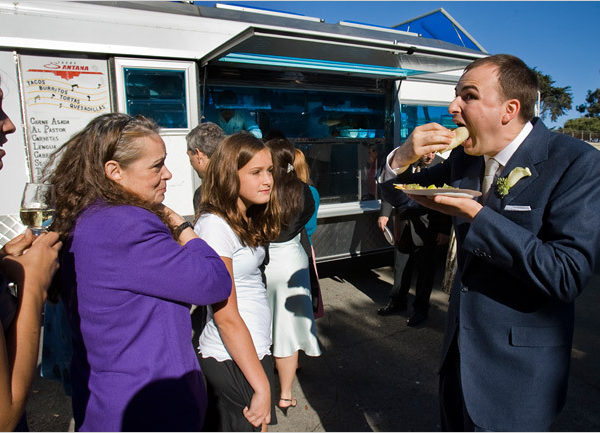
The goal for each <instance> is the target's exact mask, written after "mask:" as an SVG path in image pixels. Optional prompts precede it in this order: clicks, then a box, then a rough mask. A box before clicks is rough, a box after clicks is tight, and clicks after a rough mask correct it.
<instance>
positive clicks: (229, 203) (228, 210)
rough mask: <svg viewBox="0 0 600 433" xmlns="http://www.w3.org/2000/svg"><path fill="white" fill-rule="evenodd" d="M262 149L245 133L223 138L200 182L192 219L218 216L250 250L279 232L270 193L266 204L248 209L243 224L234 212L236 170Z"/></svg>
mask: <svg viewBox="0 0 600 433" xmlns="http://www.w3.org/2000/svg"><path fill="white" fill-rule="evenodd" d="M263 149H266V147H265V145H264V143H263V142H262V141H260V140H259V139H258V138H256V137H254V135H252V134H250V133H247V132H238V133H236V134H233V135H230V136H228V137H227V138H225V139H224V140H223V141H222V142H221V143H220V144H219V146H218V147H217V149H216V150H215V152H214V153H213V155H212V157H211V158H210V161H209V163H208V167H207V169H206V174H205V176H204V178H203V179H202V201H201V202H200V208H199V212H198V215H197V216H196V220H197V219H198V217H199V216H200V215H202V214H203V213H214V214H217V215H219V216H220V217H222V218H223V219H225V221H227V223H228V224H229V226H230V227H231V229H232V230H233V231H234V233H235V234H236V235H237V236H238V237H239V239H240V241H241V242H242V244H243V245H247V246H250V247H253V248H256V247H257V246H259V245H265V244H267V243H268V242H270V241H272V240H274V239H275V238H277V236H278V235H279V231H280V229H281V215H280V211H279V206H278V205H277V202H276V201H275V197H274V195H273V193H271V198H270V199H269V201H268V202H267V203H266V204H263V205H253V206H250V207H249V208H248V211H247V212H246V216H247V218H248V220H247V221H246V219H244V215H242V214H241V212H240V210H239V208H238V197H239V191H240V179H239V175H238V170H240V169H241V168H242V167H244V166H245V165H246V164H248V162H249V161H250V160H251V159H252V158H253V157H254V155H256V154H257V153H258V152H260V151H261V150H263Z"/></svg>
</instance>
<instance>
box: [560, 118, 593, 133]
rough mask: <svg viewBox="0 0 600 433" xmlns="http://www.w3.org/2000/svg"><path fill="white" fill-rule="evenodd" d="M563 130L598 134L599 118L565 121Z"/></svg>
mask: <svg viewBox="0 0 600 433" xmlns="http://www.w3.org/2000/svg"><path fill="white" fill-rule="evenodd" d="M563 129H565V130H571V131H590V132H600V117H580V118H579V119H571V120H567V121H566V122H565V126H564V127H563Z"/></svg>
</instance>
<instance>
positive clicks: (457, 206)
mask: <svg viewBox="0 0 600 433" xmlns="http://www.w3.org/2000/svg"><path fill="white" fill-rule="evenodd" d="M407 196H409V197H410V198H411V199H413V200H414V201H416V202H417V203H419V204H420V205H423V206H425V207H427V208H429V209H433V210H436V211H438V212H441V213H444V214H446V215H450V216H457V217H461V218H464V219H466V220H467V221H471V220H473V218H475V216H476V215H477V214H478V213H479V211H480V210H481V209H482V207H483V206H481V204H480V203H479V202H478V201H476V200H473V199H472V198H463V197H448V196H445V195H434V196H423V195H413V194H407Z"/></svg>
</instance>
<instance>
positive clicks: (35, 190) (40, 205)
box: [21, 183, 55, 236]
mask: <svg viewBox="0 0 600 433" xmlns="http://www.w3.org/2000/svg"><path fill="white" fill-rule="evenodd" d="M54 212H55V193H54V186H53V185H50V184H48V183H27V184H25V189H24V190H23V199H22V200H21V222H22V223H23V224H25V225H26V226H28V227H29V228H30V229H31V231H32V232H33V234H34V235H36V236H38V235H40V234H41V233H43V232H45V231H46V230H48V227H50V225H51V224H52V221H53V220H54Z"/></svg>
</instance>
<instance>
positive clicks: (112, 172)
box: [104, 159, 123, 183]
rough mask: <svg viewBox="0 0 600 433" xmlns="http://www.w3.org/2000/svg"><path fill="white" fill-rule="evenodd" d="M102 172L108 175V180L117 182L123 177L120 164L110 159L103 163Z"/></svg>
mask: <svg viewBox="0 0 600 433" xmlns="http://www.w3.org/2000/svg"><path fill="white" fill-rule="evenodd" d="M104 174H106V177H108V178H109V179H110V180H112V181H114V182H117V183H119V182H120V181H121V179H123V174H122V172H121V166H120V165H119V163H118V162H117V161H113V160H112V159H111V160H110V161H106V163H105V164H104Z"/></svg>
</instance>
